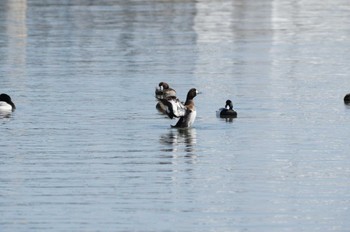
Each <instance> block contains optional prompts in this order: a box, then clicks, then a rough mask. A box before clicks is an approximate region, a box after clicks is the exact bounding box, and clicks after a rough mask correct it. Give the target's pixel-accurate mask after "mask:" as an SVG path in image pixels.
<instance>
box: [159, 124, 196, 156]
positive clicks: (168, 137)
mask: <svg viewBox="0 0 350 232" xmlns="http://www.w3.org/2000/svg"><path fill="white" fill-rule="evenodd" d="M160 143H161V144H163V145H165V147H166V148H162V149H161V150H162V151H167V152H181V151H185V152H186V155H185V156H186V157H187V156H190V157H192V156H193V155H194V154H193V153H194V152H195V144H196V129H194V128H184V129H170V130H169V132H168V133H166V134H163V135H161V136H160Z"/></svg>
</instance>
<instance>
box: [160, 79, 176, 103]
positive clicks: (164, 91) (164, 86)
mask: <svg viewBox="0 0 350 232" xmlns="http://www.w3.org/2000/svg"><path fill="white" fill-rule="evenodd" d="M158 86H159V88H156V91H155V94H156V98H158V99H162V98H167V97H175V96H176V91H175V90H174V89H172V88H170V87H169V84H168V83H166V82H160V83H159V84H158Z"/></svg>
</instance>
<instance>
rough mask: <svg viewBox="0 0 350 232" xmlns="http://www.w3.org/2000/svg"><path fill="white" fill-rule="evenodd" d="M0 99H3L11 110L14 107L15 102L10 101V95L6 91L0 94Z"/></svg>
mask: <svg viewBox="0 0 350 232" xmlns="http://www.w3.org/2000/svg"><path fill="white" fill-rule="evenodd" d="M0 101H4V102H6V103H7V104H10V105H11V106H12V110H14V109H16V106H15V104H14V103H13V102H12V100H11V97H10V96H9V95H7V94H6V93H2V94H0Z"/></svg>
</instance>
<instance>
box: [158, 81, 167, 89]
mask: <svg viewBox="0 0 350 232" xmlns="http://www.w3.org/2000/svg"><path fill="white" fill-rule="evenodd" d="M158 86H159V87H160V88H162V87H163V89H169V85H168V83H165V82H160V83H159V85H158Z"/></svg>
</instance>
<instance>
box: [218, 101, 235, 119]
mask: <svg viewBox="0 0 350 232" xmlns="http://www.w3.org/2000/svg"><path fill="white" fill-rule="evenodd" d="M217 115H218V117H220V118H236V117H237V112H236V111H234V110H233V104H232V101H231V100H227V101H226V105H225V108H220V109H219V110H218V111H217Z"/></svg>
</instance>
